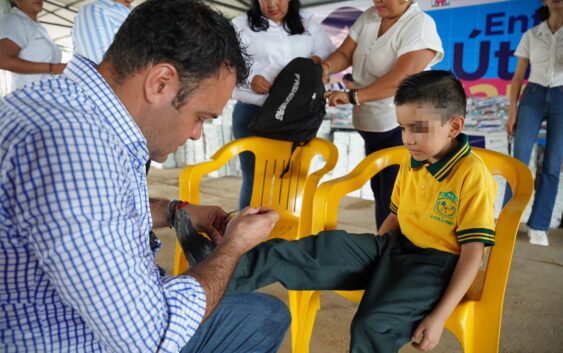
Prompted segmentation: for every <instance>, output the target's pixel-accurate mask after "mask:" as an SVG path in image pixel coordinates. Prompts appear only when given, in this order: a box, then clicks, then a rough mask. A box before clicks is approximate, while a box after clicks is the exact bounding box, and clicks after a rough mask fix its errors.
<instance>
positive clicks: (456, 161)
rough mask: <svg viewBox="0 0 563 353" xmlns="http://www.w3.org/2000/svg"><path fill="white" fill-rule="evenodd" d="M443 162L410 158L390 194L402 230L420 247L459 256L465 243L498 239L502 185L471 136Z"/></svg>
mask: <svg viewBox="0 0 563 353" xmlns="http://www.w3.org/2000/svg"><path fill="white" fill-rule="evenodd" d="M458 141H459V144H458V147H457V148H456V149H455V150H454V151H452V152H450V153H449V154H448V155H447V156H446V157H444V158H443V159H441V160H440V161H438V162H436V163H434V164H429V163H428V162H419V161H416V160H415V159H413V158H412V157H410V156H409V157H407V158H405V159H404V160H403V162H402V163H401V168H400V170H399V175H398V176H397V180H396V182H395V187H394V189H393V194H392V196H391V211H392V212H394V213H396V214H397V216H398V218H399V225H400V228H401V232H402V233H403V234H404V235H405V236H406V237H407V238H409V240H410V241H411V242H413V243H414V244H415V245H416V246H418V247H420V248H433V249H437V250H441V251H445V252H448V253H452V254H459V253H460V251H461V247H460V245H461V244H464V243H469V242H475V241H478V242H483V243H485V246H489V245H494V243H495V223H494V222H495V220H494V216H495V213H494V201H495V196H496V191H497V185H496V182H495V180H494V179H493V176H492V175H491V173H490V172H489V170H488V169H487V166H486V165H485V163H483V161H482V160H481V159H480V158H479V157H478V156H477V155H475V154H474V153H473V152H471V147H470V146H469V143H468V138H467V135H465V134H460V135H459V137H458Z"/></svg>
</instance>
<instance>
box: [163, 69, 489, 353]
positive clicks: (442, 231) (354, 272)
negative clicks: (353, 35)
mask: <svg viewBox="0 0 563 353" xmlns="http://www.w3.org/2000/svg"><path fill="white" fill-rule="evenodd" d="M395 105H396V112H397V120H398V123H399V125H400V126H401V129H402V132H403V133H402V137H403V142H404V144H405V146H406V147H407V149H408V150H409V153H410V156H409V157H408V158H405V159H404V160H403V162H402V163H401V166H400V171H399V175H398V177H397V180H396V183H395V187H394V189H393V195H392V199H391V210H392V211H393V213H392V214H390V215H389V216H388V218H387V219H386V220H385V222H384V223H383V224H382V225H381V228H380V229H379V230H378V233H377V235H374V234H350V233H347V232H345V231H342V230H335V231H324V232H321V233H319V234H318V235H317V236H310V237H307V238H303V239H300V240H296V241H286V240H282V239H273V240H270V241H267V242H264V243H262V244H260V245H258V246H257V247H255V248H254V249H253V250H251V251H249V252H248V253H247V254H246V255H244V256H243V257H241V259H240V262H239V265H238V267H237V269H236V271H235V273H234V274H233V277H232V279H231V282H230V285H229V293H239V292H250V291H253V290H255V289H258V288H261V287H263V286H266V285H269V284H271V283H274V282H280V283H281V284H283V285H284V286H285V287H286V288H287V289H290V290H358V289H365V294H364V297H363V299H362V302H361V303H360V306H359V308H358V311H357V313H356V315H355V317H354V319H353V321H352V327H351V343H350V352H352V353H359V352H381V353H391V352H398V351H399V349H400V348H401V347H402V346H403V345H404V344H405V343H407V342H409V341H412V345H413V346H414V347H416V348H418V349H420V350H424V351H426V350H430V349H432V348H434V347H435V346H436V345H437V344H438V342H439V340H440V336H441V335H442V331H443V329H444V324H445V322H446V320H447V318H448V317H449V316H450V314H451V312H452V311H453V310H454V308H455V307H456V305H457V304H458V303H459V301H460V300H461V299H462V298H463V296H464V295H465V293H466V292H467V290H468V289H469V287H470V285H471V283H472V281H473V280H474V278H475V276H476V274H477V272H478V270H479V267H480V262H481V259H482V256H483V247H484V246H490V245H493V244H494V241H495V236H494V235H495V233H494V228H495V225H494V211H493V204H494V199H495V195H496V183H495V181H494V179H493V177H492V175H491V174H490V173H489V171H488V169H487V167H486V166H485V164H484V163H483V162H482V161H481V160H480V159H479V157H477V156H476V155H475V154H473V153H472V152H471V148H470V146H469V144H468V138H467V136H466V135H465V134H463V133H462V132H461V131H462V130H463V126H464V117H465V113H466V96H465V92H464V89H463V87H462V85H461V83H460V82H459V81H458V80H457V79H456V78H455V77H454V76H453V75H452V74H451V73H449V72H447V71H425V72H422V73H419V74H416V75H413V76H410V77H408V78H406V79H405V80H403V81H402V82H401V84H400V86H399V88H398V90H397V94H396V95H395ZM243 212H244V211H243ZM182 213H183V212H176V220H179V219H180V218H181V217H182V216H181V214H182ZM235 219H236V218H235ZM174 223H175V224H176V225H178V222H174ZM177 232H178V236H179V238H180V240H182V237H183V235H182V234H181V229H179V228H178V227H177ZM183 245H184V246H187V245H186V244H183ZM190 251H191V252H193V251H194V249H190Z"/></svg>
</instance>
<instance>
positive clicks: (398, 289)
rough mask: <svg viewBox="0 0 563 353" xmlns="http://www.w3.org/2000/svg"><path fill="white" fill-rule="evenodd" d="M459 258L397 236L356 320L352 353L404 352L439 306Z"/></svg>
mask: <svg viewBox="0 0 563 353" xmlns="http://www.w3.org/2000/svg"><path fill="white" fill-rule="evenodd" d="M457 259H458V257H457V256H455V255H452V254H448V253H444V252H441V251H437V250H434V249H420V248H417V247H416V246H414V245H413V244H412V243H411V242H410V241H409V240H408V239H406V238H405V237H404V236H402V235H397V236H392V237H391V239H390V245H389V248H388V251H386V252H385V254H382V255H381V257H380V259H379V263H378V266H377V268H376V269H375V270H374V272H373V276H372V278H371V279H370V280H369V284H368V285H367V289H366V292H365V294H364V297H363V298H362V302H361V303H360V306H359V308H358V312H357V313H356V316H355V317H354V320H353V321H352V327H351V335H352V337H351V343H350V352H351V353H361V352H366V353H367V352H369V353H394V352H398V351H399V349H400V348H401V347H402V346H403V345H404V344H405V343H407V342H408V341H409V340H410V338H411V334H412V332H413V330H414V329H415V328H416V325H417V324H418V323H419V322H420V321H421V320H422V319H423V318H424V317H425V316H426V314H428V313H429V312H430V311H431V310H432V309H433V308H434V306H435V305H436V304H437V303H438V301H439V299H440V298H441V296H442V294H443V292H444V291H445V289H446V287H447V285H448V283H449V281H450V278H451V275H452V273H453V270H454V268H455V265H456V263H457Z"/></svg>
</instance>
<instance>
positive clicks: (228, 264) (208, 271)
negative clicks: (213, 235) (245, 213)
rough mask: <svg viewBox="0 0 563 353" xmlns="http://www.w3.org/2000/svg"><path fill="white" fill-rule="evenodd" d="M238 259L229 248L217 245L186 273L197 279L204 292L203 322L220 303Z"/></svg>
mask: <svg viewBox="0 0 563 353" xmlns="http://www.w3.org/2000/svg"><path fill="white" fill-rule="evenodd" d="M239 258H240V256H239V255H238V254H236V253H235V252H234V251H231V249H230V248H229V247H224V246H221V245H219V246H218V247H217V248H216V249H215V251H214V252H213V253H212V254H211V255H209V257H207V258H206V259H205V260H204V261H202V262H200V263H199V264H197V265H196V266H194V267H193V269H190V270H189V271H188V275H190V276H192V277H194V278H195V279H197V280H198V281H199V283H200V284H201V286H202V287H203V289H204V290H205V295H206V306H205V315H204V316H203V320H205V319H207V317H208V316H209V315H210V314H211V313H212V312H213V310H215V307H217V305H218V304H219V302H220V301H221V298H222V297H223V294H224V293H225V290H226V288H227V285H228V283H229V280H230V279H231V276H232V274H233V272H234V270H235V267H236V266H237V264H238V260H239Z"/></svg>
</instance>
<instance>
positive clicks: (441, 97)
mask: <svg viewBox="0 0 563 353" xmlns="http://www.w3.org/2000/svg"><path fill="white" fill-rule="evenodd" d="M425 103H429V104H432V106H433V107H434V108H436V109H440V110H441V111H442V112H444V113H443V114H442V122H443V123H445V122H447V121H448V120H449V119H450V118H451V117H454V116H462V117H465V113H466V107H467V96H466V95H465V90H464V89H463V85H462V84H461V82H460V81H459V80H458V79H457V78H456V77H455V75H454V74H453V73H451V72H450V71H444V70H434V71H422V72H420V73H417V74H414V75H412V76H409V77H407V78H405V79H404V80H402V81H401V83H400V84H399V88H398V89H397V93H396V94H395V105H404V104H425Z"/></svg>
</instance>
